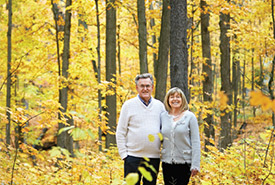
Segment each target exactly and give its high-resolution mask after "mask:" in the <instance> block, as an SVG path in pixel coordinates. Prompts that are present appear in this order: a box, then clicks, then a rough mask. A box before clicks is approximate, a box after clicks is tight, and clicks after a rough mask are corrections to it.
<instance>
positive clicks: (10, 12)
mask: <svg viewBox="0 0 275 185" xmlns="http://www.w3.org/2000/svg"><path fill="white" fill-rule="evenodd" d="M8 10H9V17H8V20H9V22H8V33H7V39H8V58H7V59H8V61H7V94H6V108H7V111H6V115H7V119H8V123H7V124H6V143H7V144H8V145H9V144H10V127H11V115H10V108H11V71H10V70H11V34H12V0H9V4H8Z"/></svg>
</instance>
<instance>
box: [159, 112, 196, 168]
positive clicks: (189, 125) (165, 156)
mask: <svg viewBox="0 0 275 185" xmlns="http://www.w3.org/2000/svg"><path fill="white" fill-rule="evenodd" d="M172 123H173V117H172V116H171V115H169V114H168V112H164V113H162V114H161V133H162V135H163V147H162V150H161V159H162V162H165V163H169V164H184V163H189V164H191V168H190V170H192V169H197V170H198V171H199V170H200V152H201V151H200V135H199V126H198V121H197V118H196V117H195V115H194V113H192V112H190V111H188V110H187V111H185V112H184V114H183V116H182V117H181V118H180V119H179V120H178V121H176V123H175V126H174V127H173V124H172Z"/></svg>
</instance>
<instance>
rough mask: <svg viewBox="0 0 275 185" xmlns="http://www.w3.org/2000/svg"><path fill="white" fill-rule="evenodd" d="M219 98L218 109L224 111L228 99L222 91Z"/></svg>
mask: <svg viewBox="0 0 275 185" xmlns="http://www.w3.org/2000/svg"><path fill="white" fill-rule="evenodd" d="M219 96H220V108H221V110H224V109H225V108H226V106H227V101H228V97H227V96H226V94H225V93H224V91H220V92H219Z"/></svg>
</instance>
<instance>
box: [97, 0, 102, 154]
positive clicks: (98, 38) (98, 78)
mask: <svg viewBox="0 0 275 185" xmlns="http://www.w3.org/2000/svg"><path fill="white" fill-rule="evenodd" d="M95 2H96V22H97V47H96V51H97V73H96V74H97V82H98V84H100V83H101V77H100V75H101V69H100V67H101V61H100V21H99V7H98V0H95ZM97 94H98V110H99V112H98V119H99V121H100V122H101V121H102V117H101V113H102V105H101V101H102V97H101V90H100V89H98V91H97ZM101 136H102V130H101V128H100V126H98V141H99V148H98V149H99V151H102V137H101Z"/></svg>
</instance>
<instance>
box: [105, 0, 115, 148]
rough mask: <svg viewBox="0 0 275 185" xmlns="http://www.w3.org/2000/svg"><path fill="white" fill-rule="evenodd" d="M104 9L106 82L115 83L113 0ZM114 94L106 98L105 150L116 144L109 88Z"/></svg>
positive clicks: (111, 97)
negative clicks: (106, 129)
mask: <svg viewBox="0 0 275 185" xmlns="http://www.w3.org/2000/svg"><path fill="white" fill-rule="evenodd" d="M107 2H108V3H107V7H106V80H107V81H108V82H112V83H116V77H115V76H116V8H115V4H114V3H115V0H108V1H107ZM109 88H110V90H112V91H113V92H114V94H113V95H107V96H106V105H107V110H106V111H107V119H108V127H109V130H108V132H107V135H106V148H109V147H110V146H112V145H113V144H115V143H116V139H115V135H114V133H115V130H116V89H115V87H114V86H111V85H110V86H109Z"/></svg>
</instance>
